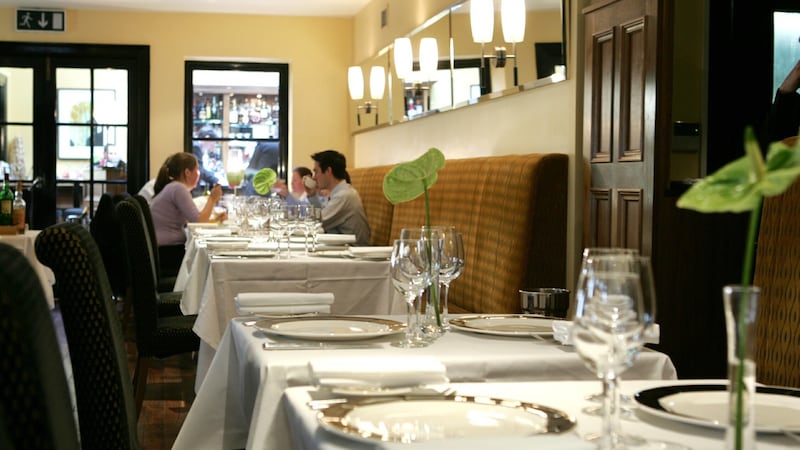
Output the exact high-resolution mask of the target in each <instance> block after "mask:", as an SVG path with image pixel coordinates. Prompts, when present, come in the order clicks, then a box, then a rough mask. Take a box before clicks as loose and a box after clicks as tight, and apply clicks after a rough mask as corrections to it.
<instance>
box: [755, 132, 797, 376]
mask: <svg viewBox="0 0 800 450" xmlns="http://www.w3.org/2000/svg"><path fill="white" fill-rule="evenodd" d="M793 139H796V138H793ZM793 139H790V140H787V141H788V142H787V143H789V144H792V143H793ZM798 224H800V183H798V182H795V183H794V185H792V186H791V187H790V188H789V189H788V190H787V191H786V192H784V193H783V194H781V195H778V196H774V197H767V198H766V199H765V201H764V205H763V209H762V211H761V225H760V227H759V232H758V245H757V247H756V261H755V273H754V276H753V284H754V285H755V286H758V287H760V288H761V297H760V299H759V305H758V315H757V319H756V371H757V380H758V382H760V383H764V384H770V385H778V386H789V387H794V388H800V346H798V345H797V343H798V342H800V327H798V326H797V318H798V317H800V277H799V276H798V274H800V227H799V226H798Z"/></svg>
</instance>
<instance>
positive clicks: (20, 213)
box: [12, 180, 26, 234]
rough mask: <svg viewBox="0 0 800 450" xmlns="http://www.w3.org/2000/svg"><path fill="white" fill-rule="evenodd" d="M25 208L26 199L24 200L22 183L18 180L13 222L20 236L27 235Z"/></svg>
mask: <svg viewBox="0 0 800 450" xmlns="http://www.w3.org/2000/svg"><path fill="white" fill-rule="evenodd" d="M25 207H26V205H25V199H23V198H22V181H20V180H17V190H16V191H14V207H13V212H12V221H13V222H14V225H15V226H16V227H17V233H19V234H23V233H25Z"/></svg>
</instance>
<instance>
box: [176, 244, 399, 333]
mask: <svg viewBox="0 0 800 450" xmlns="http://www.w3.org/2000/svg"><path fill="white" fill-rule="evenodd" d="M191 246H192V245H190V247H189V248H187V254H188V253H189V252H191V253H192V254H194V256H191V255H187V257H185V258H184V263H183V266H185V267H181V271H180V273H183V274H186V275H185V276H184V278H183V280H182V281H181V280H179V283H176V286H175V290H182V291H183V297H182V298H181V310H182V311H183V313H184V314H197V315H198V317H197V322H195V326H194V331H195V332H196V333H197V335H198V336H200V339H202V340H203V341H204V342H206V343H207V344H208V345H210V346H211V347H212V348H216V347H217V345H218V344H219V341H220V339H221V338H222V333H224V332H225V328H226V327H227V325H228V322H229V321H230V320H231V319H232V318H234V317H236V316H237V315H238V314H237V312H236V305H235V303H234V298H235V297H236V294H238V293H239V292H331V293H333V295H334V298H335V300H334V303H333V305H331V313H332V314H367V315H369V314H400V313H403V312H405V303H404V302H403V300H402V298H401V297H400V296H399V294H397V293H396V291H395V289H394V288H393V286H392V282H391V279H390V278H389V262H388V261H364V260H357V259H349V258H327V257H315V256H302V255H297V256H294V255H293V256H292V258H290V259H277V258H243V259H212V258H209V256H208V251H207V249H206V248H205V247H202V246H200V245H197V246H196V248H195V249H192V248H191Z"/></svg>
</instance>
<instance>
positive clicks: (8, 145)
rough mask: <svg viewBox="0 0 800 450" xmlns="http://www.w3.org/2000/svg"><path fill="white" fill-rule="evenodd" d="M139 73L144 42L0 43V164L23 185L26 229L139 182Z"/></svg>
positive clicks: (142, 113) (144, 73) (144, 83)
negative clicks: (26, 214) (92, 43)
mask: <svg viewBox="0 0 800 450" xmlns="http://www.w3.org/2000/svg"><path fill="white" fill-rule="evenodd" d="M149 72H150V68H149V47H146V46H113V45H83V44H38V43H12V42H0V75H2V77H0V80H4V85H5V94H6V95H5V98H2V97H3V96H2V95H0V104H2V106H0V112H2V110H5V114H4V115H2V116H0V160H2V161H8V162H9V164H10V165H11V167H12V168H13V170H12V171H11V172H10V173H11V174H12V178H13V179H21V180H23V183H24V186H25V188H26V190H27V191H29V192H27V195H26V197H27V200H28V205H29V207H28V209H29V211H30V213H29V215H30V217H29V223H30V224H31V227H32V228H37V229H40V228H44V227H46V226H48V225H51V224H53V223H56V222H58V221H63V220H65V219H66V218H67V216H68V215H71V214H72V215H75V214H77V215H79V214H81V212H82V211H87V213H88V215H89V217H91V215H92V212H93V211H94V208H95V207H96V205H97V202H98V200H99V197H100V195H102V193H104V192H112V193H116V192H122V191H128V192H136V190H138V189H139V187H140V186H141V185H142V184H144V182H145V181H146V178H147V170H148V167H149V147H148V142H149V138H148V136H149V132H148V126H147V124H148V121H147V117H148V112H149ZM2 90H3V89H2V88H0V91H2ZM20 161H22V162H21V163H20Z"/></svg>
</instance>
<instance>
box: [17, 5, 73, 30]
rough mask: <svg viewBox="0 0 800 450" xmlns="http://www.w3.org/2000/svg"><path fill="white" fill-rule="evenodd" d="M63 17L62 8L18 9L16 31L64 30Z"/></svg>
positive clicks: (64, 17)
mask: <svg viewBox="0 0 800 450" xmlns="http://www.w3.org/2000/svg"><path fill="white" fill-rule="evenodd" d="M65 19H66V14H65V13H64V11H63V10H52V9H18V10H17V31H64V30H65V29H66V21H65Z"/></svg>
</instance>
